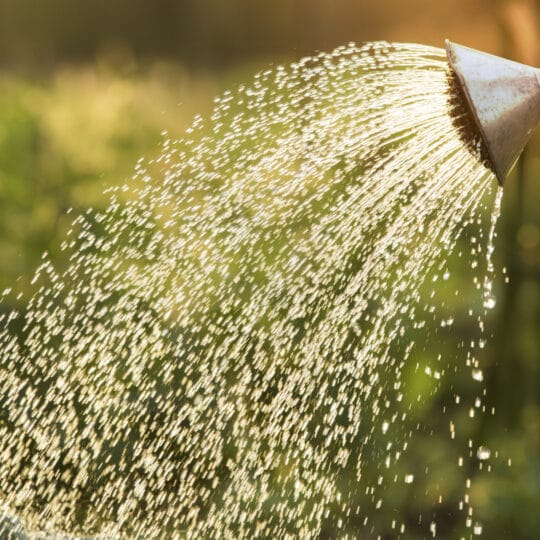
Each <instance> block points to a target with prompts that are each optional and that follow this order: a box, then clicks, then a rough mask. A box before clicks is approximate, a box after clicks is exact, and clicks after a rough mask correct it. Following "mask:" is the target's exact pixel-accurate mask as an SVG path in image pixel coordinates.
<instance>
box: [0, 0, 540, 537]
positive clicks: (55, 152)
mask: <svg viewBox="0 0 540 540" xmlns="http://www.w3.org/2000/svg"><path fill="white" fill-rule="evenodd" d="M539 9H540V2H539V1H532V0H531V1H528V0H516V1H504V0H456V1H453V2H449V1H439V2H434V1H433V0H406V1H404V0H379V1H377V2H374V1H372V0H272V1H270V2H262V1H258V0H257V1H255V0H153V1H148V0H116V1H114V2H111V1H110V0H108V1H107V0H93V1H88V0H47V1H46V2H37V1H35V0H0V290H2V289H5V288H13V289H14V290H15V292H16V293H17V294H18V296H17V295H13V297H12V298H13V299H12V302H13V305H10V306H7V305H0V309H1V310H6V311H7V310H8V309H12V308H13V307H17V306H24V303H25V301H26V300H27V298H28V295H29V294H30V291H31V286H30V279H31V276H32V273H33V271H34V269H35V268H36V267H37V266H38V264H39V261H40V259H41V256H42V253H43V252H44V251H48V252H49V253H50V254H51V258H52V259H53V261H55V264H57V265H59V266H61V265H62V264H63V257H64V256H65V255H64V254H63V252H62V250H61V248H60V245H61V242H62V239H63V238H64V236H65V234H66V231H67V229H68V227H69V224H70V223H71V221H72V216H70V215H67V214H66V211H67V210H68V209H72V213H75V214H77V213H83V212H84V211H85V209H86V208H89V207H100V206H103V205H105V204H106V200H107V199H106V197H105V196H104V195H103V191H104V189H105V188H106V187H107V186H110V185H114V184H118V183H120V182H122V181H123V180H125V179H126V178H129V177H130V176H131V175H132V171H133V169H134V166H135V164H136V162H137V160H138V159H139V158H140V157H141V156H145V157H151V156H152V155H154V154H156V153H157V152H158V151H159V143H160V140H161V139H162V137H163V136H164V135H163V134H164V132H168V134H169V135H170V136H171V137H173V138H174V137H180V136H181V135H182V133H183V131H184V130H185V129H186V128H187V127H188V126H189V124H190V122H191V120H192V118H193V117H194V115H195V114H202V115H204V114H206V113H208V112H209V111H210V110H211V107H212V102H213V98H214V97H215V96H216V95H218V94H219V93H220V92H222V91H223V90H225V89H227V88H230V87H234V86H236V85H238V84H240V83H242V82H245V81H249V80H250V79H251V77H252V76H253V75H254V74H255V73H256V72H257V71H258V70H259V69H262V68H263V67H265V66H268V65H269V64H276V63H284V62H289V61H292V60H295V59H298V58H300V57H302V56H305V55H309V54H312V53H314V52H315V51H320V50H330V49H332V48H334V47H335V46H338V45H341V44H344V43H347V42H350V41H354V42H357V43H361V42H364V41H370V40H388V41H407V42H417V43H423V44H430V45H435V46H440V47H443V46H444V39H445V38H450V39H452V41H455V42H457V43H461V44H464V45H468V46H472V47H474V48H478V49H481V50H484V51H486V52H491V53H494V54H499V55H502V56H506V57H509V58H512V59H514V60H519V61H523V62H526V63H528V64H532V65H539V64H540V55H539V50H540V49H539V47H540V32H539V18H538V11H539ZM498 233H499V234H498V238H497V241H496V255H495V259H496V267H497V283H496V293H497V307H496V309H495V310H494V311H493V313H492V316H491V317H490V318H489V319H488V321H487V324H488V326H489V328H490V333H493V335H494V337H493V338H492V339H491V340H490V341H489V343H488V344H487V347H486V349H485V350H484V352H483V355H484V356H483V358H482V365H483V366H485V367H486V370H485V372H486V378H487V389H488V396H487V401H488V403H490V404H491V405H492V406H493V407H495V410H496V414H495V415H494V416H486V417H484V418H483V420H482V422H481V424H479V425H477V426H475V429H476V430H478V433H482V436H483V438H484V439H485V440H486V441H488V442H489V444H490V446H491V447H493V448H496V449H498V450H499V451H500V453H501V455H505V456H507V457H511V459H512V465H511V466H510V467H506V468H504V469H503V468H501V469H500V470H499V471H496V472H495V473H494V474H492V475H491V476H487V477H486V478H484V479H483V480H482V482H480V483H478V484H477V485H478V488H477V490H476V491H475V492H473V494H472V496H473V497H474V498H475V504H476V507H477V508H478V509H479V511H480V512H481V513H482V515H483V517H484V521H485V523H486V533H485V534H486V536H485V537H486V538H489V539H492V538H493V539H498V538H501V539H504V538H512V539H536V538H538V534H539V532H538V531H540V513H539V512H538V508H539V507H540V134H537V135H536V137H535V138H533V140H532V142H531V144H530V145H529V147H528V149H527V151H526V153H525V156H524V158H523V159H522V161H521V162H520V163H519V165H518V167H517V168H516V170H515V171H514V172H513V173H512V176H511V177H510V178H509V179H508V181H507V185H506V187H505V196H504V199H503V214H502V218H501V220H500V222H499V226H498ZM503 267H505V268H507V274H508V276H509V278H510V279H509V284H505V283H504V279H503V274H502V268H503ZM462 279H463V280H464V282H465V280H467V279H468V276H467V273H466V272H464V273H463V278H462ZM463 289H465V290H466V289H467V287H466V286H465V285H464V286H463ZM453 298H454V296H453V294H451V291H449V294H448V300H447V301H448V302H452V301H455V300H453ZM467 324H468V323H467V322H466V321H464V322H463V323H462V324H457V325H456V327H455V329H454V336H453V338H452V339H451V340H449V341H448V343H447V344H446V346H447V347H449V348H452V347H454V346H456V344H458V343H459V342H460V341H462V340H466V339H468V335H469V334H470V333H471V329H470V328H468V327H467ZM471 324H472V323H471ZM414 376H415V375H414V374H411V377H414ZM445 391H447V392H450V390H449V389H448V388H447V389H446V390H445V388H444V387H443V388H442V390H441V391H440V392H439V394H440V395H439V396H438V397H437V396H434V397H433V400H432V402H431V403H428V404H427V405H426V404H425V405H424V406H423V408H422V410H421V411H420V412H419V414H420V415H423V417H424V418H431V417H433V418H435V420H433V421H432V424H433V425H435V426H437V425H439V424H440V426H443V425H444V428H442V427H441V428H440V429H441V435H440V437H437V436H436V435H435V436H433V437H430V438H426V439H425V443H424V445H425V447H424V453H425V456H429V458H426V459H430V460H431V461H432V462H433V464H432V466H434V467H437V463H438V462H437V456H438V455H444V452H443V451H441V445H442V446H444V444H446V443H447V441H448V437H447V426H446V425H445V424H444V422H446V420H444V419H441V421H440V422H438V421H437V415H438V414H439V406H438V403H440V402H441V401H444V400H443V398H442V397H441V395H444V393H445ZM443 430H445V431H444V433H442V431H443ZM438 465H439V466H440V467H443V466H444V464H443V463H439V464H438ZM454 472H455V471H454ZM464 474H465V473H464ZM442 476H443V477H444V475H442ZM449 482H450V480H449ZM396 489H397V488H396ZM427 491H428V488H426V487H425V486H419V487H418V493H416V495H415V498H414V500H413V501H411V505H410V511H411V515H416V514H417V513H418V512H419V511H421V510H422V509H423V510H424V511H425V512H426V513H427V514H429V511H430V509H429V505H430V498H429V496H428V495H427ZM327 533H328V535H329V536H330V537H332V535H333V532H332V531H327ZM411 534H412V533H411ZM389 538H390V537H389ZM411 538H413V536H411ZM414 538H416V537H415V536H414Z"/></svg>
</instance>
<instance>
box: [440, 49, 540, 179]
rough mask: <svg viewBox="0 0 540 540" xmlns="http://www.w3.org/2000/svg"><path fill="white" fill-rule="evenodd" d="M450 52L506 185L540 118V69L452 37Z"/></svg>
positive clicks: (493, 162) (496, 169) (491, 158)
mask: <svg viewBox="0 0 540 540" xmlns="http://www.w3.org/2000/svg"><path fill="white" fill-rule="evenodd" d="M446 52H447V55H448V61H449V63H450V66H451V67H452V69H453V71H454V72H455V74H456V76H457V78H458V80H459V82H460V84H461V87H462V89H463V93H464V94H465V97H466V99H467V101H468V104H469V107H470V109H471V112H472V114H473V116H474V119H475V122H476V125H477V126H478V129H479V131H480V133H481V135H482V139H483V141H484V144H485V147H486V151H487V154H488V157H489V161H490V165H491V167H492V169H493V172H494V173H495V175H496V176H497V180H498V181H499V184H501V185H503V183H504V180H505V178H506V177H507V175H508V173H509V172H510V171H511V169H512V167H513V166H514V165H515V163H516V161H517V159H518V157H519V156H520V154H521V152H522V151H523V148H524V147H525V145H526V144H527V141H528V140H529V138H530V136H531V134H532V132H533V131H534V128H535V127H536V126H537V125H538V123H539V122H540V70H538V69H535V68H533V67H530V66H526V65H524V64H519V63H518V62H512V61H511V60H506V59H504V58H500V57H498V56H493V55H491V54H486V53H483V52H481V51H476V50H474V49H470V48H468V47H463V46H462V45H456V44H455V43H451V42H450V41H448V40H447V41H446Z"/></svg>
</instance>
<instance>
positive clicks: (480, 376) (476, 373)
mask: <svg viewBox="0 0 540 540" xmlns="http://www.w3.org/2000/svg"><path fill="white" fill-rule="evenodd" d="M472 378H473V379H474V380H475V381H479V382H482V381H483V380H484V372H483V371H482V370H481V369H473V371H472Z"/></svg>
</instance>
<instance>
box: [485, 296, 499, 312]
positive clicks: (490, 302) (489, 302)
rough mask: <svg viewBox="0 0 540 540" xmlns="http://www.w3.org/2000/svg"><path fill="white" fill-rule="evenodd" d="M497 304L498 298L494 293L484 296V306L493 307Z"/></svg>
mask: <svg viewBox="0 0 540 540" xmlns="http://www.w3.org/2000/svg"><path fill="white" fill-rule="evenodd" d="M496 304H497V300H496V298H495V296H493V295H487V296H486V297H485V298H484V307H485V308H486V309H493V308H494V307H495V306H496Z"/></svg>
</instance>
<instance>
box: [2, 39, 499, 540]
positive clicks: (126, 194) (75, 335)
mask: <svg viewBox="0 0 540 540" xmlns="http://www.w3.org/2000/svg"><path fill="white" fill-rule="evenodd" d="M467 124H468V122H467V119H466V111H464V110H463V108H462V104H461V102H460V100H459V99H458V98H457V95H456V91H455V88H454V87H453V84H452V80H451V76H450V73H449V68H448V63H447V59H446V55H445V53H444V51H442V50H440V49H435V48H429V47H424V46H416V45H390V44H385V43H375V44H370V45H367V46H364V47H362V48H356V47H354V46H352V45H351V46H348V47H343V48H340V49H337V50H336V51H334V52H333V53H330V54H320V55H318V56H316V57H313V58H309V59H305V60H302V61H301V62H299V63H297V64H294V65H292V66H290V67H277V68H273V69H271V70H268V71H266V72H263V73H261V74H259V75H258V76H257V77H256V78H255V80H254V81H253V82H252V83H251V84H250V85H249V86H246V87H242V88H240V89H238V90H237V91H235V92H226V93H225V94H224V95H223V96H221V97H220V98H219V99H218V100H217V101H216V105H215V109H214V112H213V114H212V116H211V118H210V119H208V120H205V121H203V120H202V119H199V118H197V119H196V120H195V122H194V123H193V126H192V127H191V128H190V129H189V130H188V133H187V134H186V136H185V138H184V139H182V140H179V141H172V140H167V141H165V143H164V146H163V151H162V153H161V156H160V157H159V159H157V160H155V161H153V162H148V163H145V162H143V161H141V162H140V163H139V164H138V166H137V171H136V174H135V176H134V178H133V179H131V180H130V181H128V182H127V183H126V184H125V185H124V186H121V187H119V188H116V189H113V190H112V191H111V194H110V204H109V206H108V208H107V210H105V211H103V212H100V211H91V212H88V213H87V214H85V215H82V216H78V217H76V218H75V219H74V225H73V229H72V232H71V235H70V237H69V239H68V240H66V244H65V246H64V247H65V249H66V250H69V252H70V253H71V259H70V263H69V265H68V266H67V267H66V268H55V267H54V264H53V263H52V262H51V261H50V260H49V258H48V257H47V256H45V257H44V260H43V264H42V265H41V266H40V268H39V269H38V270H37V272H36V275H35V279H34V283H35V290H36V292H35V295H34V296H33V297H32V299H31V300H30V302H29V304H28V305H27V307H26V309H25V310H24V311H23V312H12V313H8V314H6V315H4V316H2V319H1V325H2V326H1V328H2V330H1V334H0V345H1V353H0V354H1V357H0V404H1V405H0V513H3V514H5V515H12V516H18V517H19V518H20V519H21V522H22V523H24V527H25V530H26V531H27V532H28V531H37V530H40V531H46V532H47V533H48V534H57V533H58V531H64V532H65V533H68V534H72V535H77V534H79V535H82V534H87V535H88V534H92V535H102V536H107V537H137V538H153V537H179V538H184V537H186V538H256V537H259V538H298V537H299V538H313V537H318V536H321V537H324V535H325V534H326V533H325V531H328V530H335V531H338V532H339V534H341V535H342V537H349V538H353V537H359V538H377V537H378V536H379V535H380V534H382V533H383V532H384V531H387V533H388V531H393V533H392V534H394V535H395V536H396V537H397V536H399V535H400V534H407V526H408V525H407V523H406V522H405V518H404V517H403V516H400V515H399V514H397V515H396V514H392V513H388V512H387V513H385V505H387V504H390V502H389V501H387V500H386V498H385V492H386V490H387V486H388V485H389V484H390V483H396V482H399V483H402V484H414V482H415V481H416V480H415V479H416V478H417V474H418V473H415V472H414V471H406V474H405V475H400V476H399V477H398V476H397V474H396V472H395V471H397V470H398V469H396V467H397V463H398V462H399V460H400V458H401V456H402V455H403V454H404V453H406V452H407V449H408V447H409V444H410V443H411V442H414V439H415V433H416V432H415V431H410V428H408V429H409V431H407V430H406V429H405V428H404V425H405V423H406V421H407V418H408V415H409V414H410V412H411V410H412V409H413V408H414V406H415V404H414V400H412V401H409V402H408V405H405V403H406V402H407V399H408V398H407V392H408V389H407V388H406V383H405V382H404V381H403V380H402V373H403V370H404V369H407V366H408V361H409V359H410V357H411V355H412V354H413V352H414V351H415V350H416V349H422V348H425V346H426V342H425V340H426V339H428V338H431V339H434V340H436V339H439V338H438V337H437V336H436V335H432V336H429V335H426V333H427V330H426V328H427V326H426V321H428V322H429V321H433V319H436V320H438V319H440V318H441V317H442V315H441V313H442V312H441V313H440V312H439V311H438V309H437V308H436V305H437V302H436V297H435V299H434V295H435V292H434V291H432V287H433V286H434V282H435V281H437V280H438V281H439V282H441V281H445V280H448V279H449V273H448V270H447V268H446V262H445V261H446V257H447V255H448V254H449V253H450V252H451V251H452V250H453V248H454V246H455V245H456V242H457V241H458V239H459V238H460V237H461V236H462V235H463V234H464V231H465V230H466V231H467V234H469V235H470V236H471V237H473V240H472V243H471V246H472V252H473V253H472V255H470V256H469V254H465V255H464V257H463V264H467V265H469V264H471V265H472V266H473V267H474V266H476V265H477V264H479V265H480V266H479V269H478V271H479V272H480V268H484V266H483V265H485V256H486V255H485V254H486V252H487V253H488V254H489V257H490V259H489V261H490V262H489V265H490V269H489V272H490V273H489V274H488V275H487V277H486V278H484V277H483V275H482V274H481V273H478V274H476V272H477V271H476V270H474V269H473V274H474V275H477V277H476V278H474V279H475V283H476V285H477V289H475V290H478V297H479V299H480V302H482V294H485V297H486V298H485V306H486V308H491V307H493V305H494V299H493V297H492V293H491V287H492V285H491V282H492V267H491V264H492V263H491V252H492V245H491V244H492V241H493V236H494V226H495V221H496V220H495V219H494V220H493V224H492V227H493V228H492V231H491V234H488V230H489V223H485V220H484V218H483V217H482V216H484V215H485V208H484V206H483V205H487V206H488V207H489V206H491V205H494V201H495V198H496V197H497V201H496V204H495V207H496V209H497V210H496V212H495V214H494V215H495V216H496V215H497V212H498V207H499V205H500V191H499V195H496V192H497V183H496V182H495V180H494V177H493V175H492V173H491V172H489V170H488V169H487V168H486V167H485V166H484V165H483V164H482V159H481V156H480V141H479V140H475V139H474V138H472V139H471V136H470V133H467V129H468V127H467ZM488 221H489V218H488ZM488 237H489V243H490V246H488V245H487V244H488ZM468 249H470V247H469V248H468ZM482 271H483V270H482ZM471 279H472V278H471ZM456 293H457V291H456ZM9 294H10V291H6V292H4V297H5V298H7V297H8V296H9ZM473 303H474V299H471V304H473ZM443 311H444V310H443ZM471 313H472V312H471ZM475 316H476V315H475ZM482 318H483V312H482V311H481V313H480V315H479V316H478V319H479V324H480V327H481V329H483V319H482ZM452 323H453V320H452V318H451V316H446V315H445V318H444V320H443V322H442V323H441V326H442V327H444V328H446V329H448V328H451V326H452ZM428 326H429V325H428ZM444 328H442V329H441V331H443V330H444ZM482 331H483V330H482ZM479 332H480V330H479ZM473 349H474V347H473V346H471V347H468V346H464V348H463V350H461V351H460V352H459V354H460V355H461V356H462V361H461V362H462V364H461V366H459V365H458V366H457V367H456V366H454V367H453V369H458V368H459V369H471V370H472V373H473V378H474V379H476V380H477V381H480V380H481V379H482V372H481V368H480V366H479V365H478V363H477V361H476V360H475V359H474V354H473V353H474V350H473ZM434 362H435V364H437V365H436V366H435V367H430V366H427V365H426V366H423V365H420V366H418V365H416V368H415V369H419V370H420V371H424V370H425V373H426V377H428V378H429V379H430V380H433V381H434V384H437V380H438V379H440V377H441V376H444V373H445V369H447V367H448V366H447V363H445V359H442V360H441V359H440V358H439V359H435V361H434ZM465 362H467V363H468V364H469V366H470V367H468V368H467V367H465ZM430 391H432V390H430ZM480 394H481V391H480ZM404 396H405V397H404ZM421 398H422V396H421V395H418V400H420V399H421ZM415 399H416V395H415ZM477 405H478V404H477ZM477 408H478V407H477ZM473 413H474V411H473ZM450 426H451V428H450V429H451V432H452V436H454V432H453V430H454V428H453V423H452V422H450ZM463 451H464V452H465V454H466V455H470V456H472V458H471V459H475V460H476V459H479V460H481V461H482V460H485V459H487V458H486V455H487V454H486V453H487V452H489V450H488V449H487V448H483V449H482V448H481V449H478V452H479V455H478V456H477V455H475V454H476V452H477V448H476V447H475V448H471V449H469V448H465V449H463ZM482 452H483V453H482ZM473 454H474V455H473ZM480 454H481V455H480ZM488 457H489V456H488ZM461 459H462V458H461ZM455 466H456V467H457V466H458V463H457V462H456V464H455ZM423 472H424V471H423V470H422V473H423ZM428 474H429V473H428ZM467 487H469V486H467ZM465 489H466V488H465V487H464V497H463V499H462V502H461V503H460V509H457V508H456V509H455V510H456V513H458V512H459V511H461V512H462V515H463V519H462V520H461V521H462V522H463V526H464V527H468V528H466V529H465V530H468V531H469V533H468V534H473V532H475V533H477V534H478V533H480V532H481V525H480V524H477V523H475V521H474V518H473V516H472V514H473V512H472V508H470V507H469V505H468V503H469V501H468V495H467V494H466V493H465ZM430 496H431V495H430ZM440 497H441V498H442V495H441V496H440ZM433 498H434V501H433V504H434V506H435V505H436V504H437V503H438V502H441V501H440V500H439V501H438V498H439V495H437V496H436V495H434V494H433ZM378 516H382V517H378ZM417 526H418V527H423V528H424V530H425V531H426V534H430V535H432V536H435V535H437V526H438V523H437V521H436V520H435V519H433V520H432V519H430V517H429V516H425V517H424V518H423V521H422V518H420V519H419V521H418V520H417ZM473 529H474V531H473ZM42 534H45V533H42ZM388 534H389V533H388Z"/></svg>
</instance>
